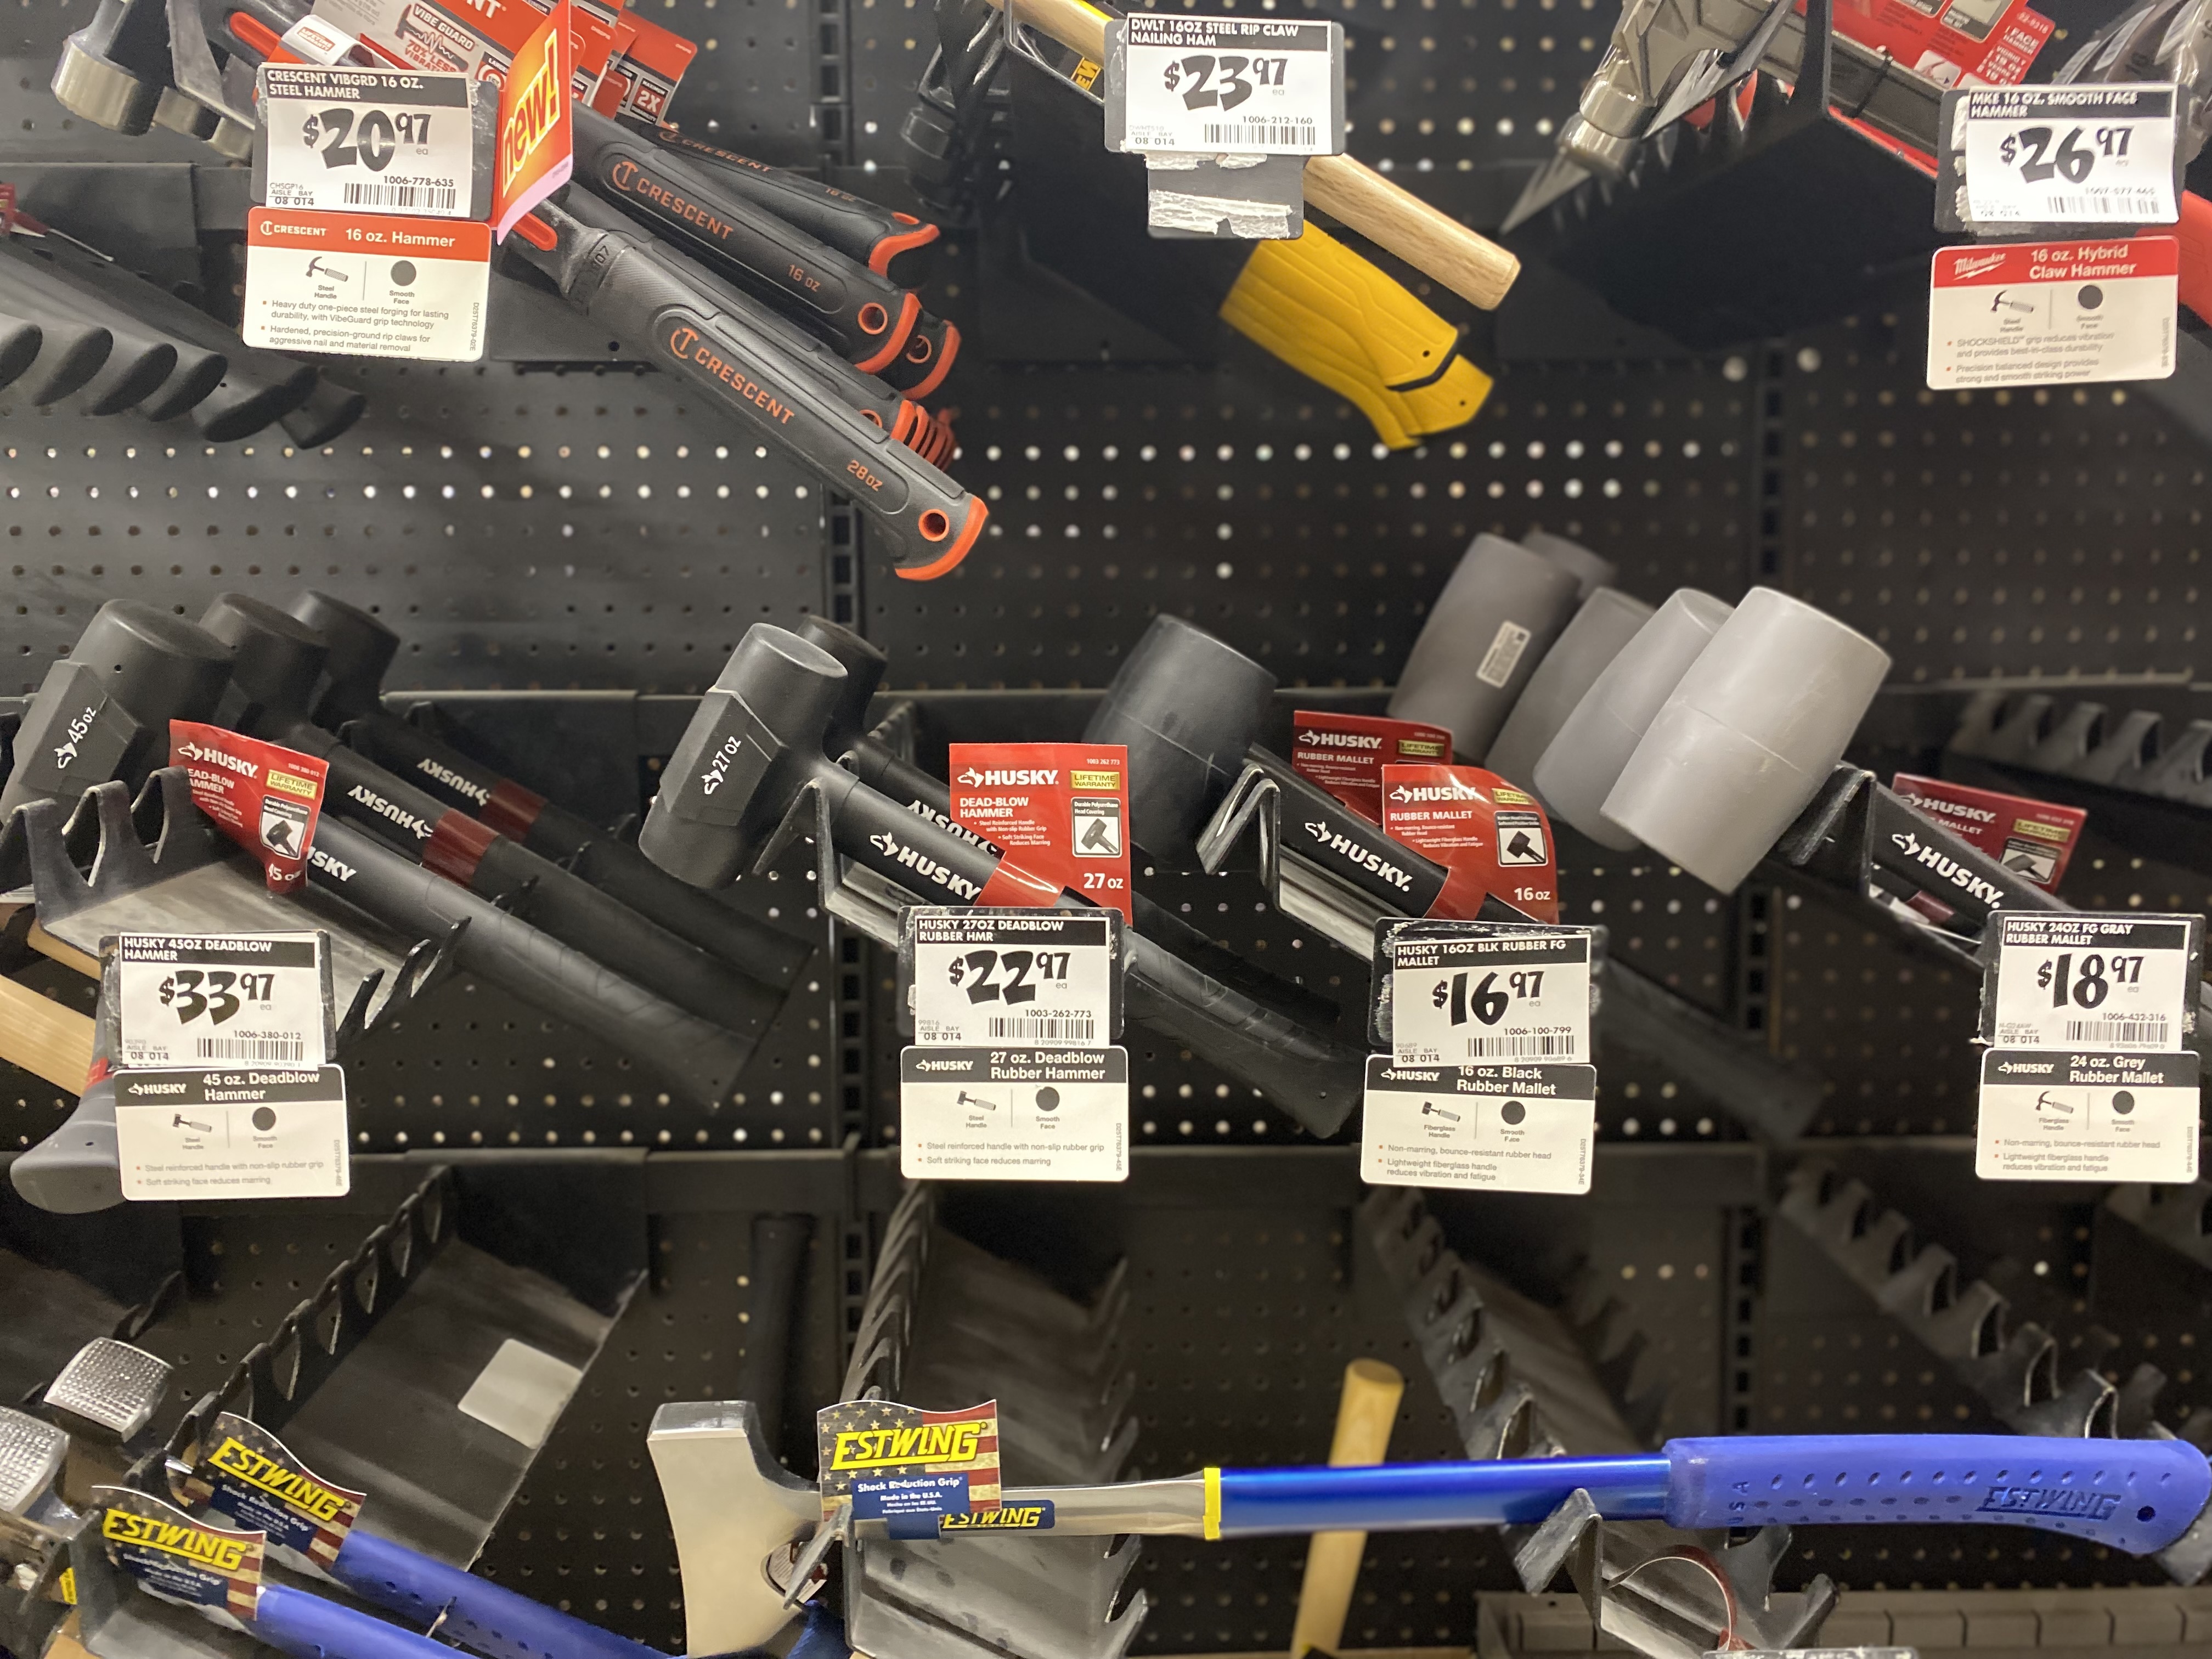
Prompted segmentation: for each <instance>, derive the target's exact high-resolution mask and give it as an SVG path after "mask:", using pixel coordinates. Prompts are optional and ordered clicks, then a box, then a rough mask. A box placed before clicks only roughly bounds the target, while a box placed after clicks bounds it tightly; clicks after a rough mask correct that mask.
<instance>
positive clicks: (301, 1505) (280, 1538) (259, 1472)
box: [179, 1412, 368, 1570]
mask: <svg viewBox="0 0 2212 1659" xmlns="http://www.w3.org/2000/svg"><path fill="white" fill-rule="evenodd" d="M179 1485H180V1486H182V1488H183V1492H184V1496H185V1498H186V1500H187V1501H188V1502H190V1503H191V1504H193V1505H194V1506H195V1507H199V1506H208V1507H211V1508H213V1509H215V1510H219V1511H221V1513H222V1516H223V1518H224V1519H226V1520H228V1521H229V1522H232V1523H233V1524H234V1525H237V1526H240V1527H251V1528H258V1529H259V1530H260V1531H262V1532H264V1533H265V1534H268V1538H269V1543H270V1547H272V1548H276V1549H283V1550H287V1551H289V1552H291V1553H294V1554H296V1555H300V1556H303V1557H305V1558H307V1560H308V1561H309V1562H311V1563H312V1564H313V1565H316V1566H319V1567H322V1568H324V1569H325V1570H327V1569H328V1568H329V1566H330V1565H331V1563H332V1562H333V1561H335V1560H337V1556H338V1552H339V1551H340V1550H341V1549H343V1548H344V1547H345V1541H346V1535H347V1534H349V1533H350V1532H351V1531H352V1530H353V1526H354V1522H356V1521H358V1520H359V1519H360V1518H361V1506H362V1503H363V1502H364V1501H366V1498H367V1496H368V1494H366V1493H365V1492H354V1491H351V1490H349V1488H347V1487H344V1486H338V1485H337V1484H335V1483H334V1482H331V1481H329V1480H324V1479H323V1478H322V1477H321V1476H320V1475H318V1474H315V1473H314V1472H313V1470H312V1469H310V1468H307V1465H306V1464H305V1463H302V1462H301V1461H300V1460H299V1459H298V1458H297V1457H295V1456H294V1455H292V1453H291V1451H290V1449H289V1448H287V1447H286V1446H285V1444H284V1443H283V1441H281V1440H279V1439H278V1438H277V1437H276V1436H275V1435H273V1434H271V1433H270V1432H269V1431H268V1430H266V1429H264V1428H263V1427H262V1426H261V1425H259V1424H258V1423H253V1422H250V1421H248V1420H247V1419H245V1418H243V1417H240V1416H238V1415H237V1414H236V1413H232V1412H224V1413H221V1414H220V1415H218V1416H217V1417H216V1420H215V1424H214V1426H213V1428H212V1429H211V1430H210V1433H209V1436H208V1438H207V1439H206V1440H205V1441H204V1442H203V1443H202V1447H201V1456H200V1460H199V1462H198V1463H197V1465H196V1466H195V1467H194V1468H193V1469H192V1472H191V1474H189V1475H187V1476H185V1478H184V1480H182V1481H181V1482H180V1483H179Z"/></svg>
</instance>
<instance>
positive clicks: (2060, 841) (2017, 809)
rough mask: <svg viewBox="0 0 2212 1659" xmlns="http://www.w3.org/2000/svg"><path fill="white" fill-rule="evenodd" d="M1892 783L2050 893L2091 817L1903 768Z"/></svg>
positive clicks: (1949, 826)
mask: <svg viewBox="0 0 2212 1659" xmlns="http://www.w3.org/2000/svg"><path fill="white" fill-rule="evenodd" d="M1890 787H1892V788H1893V789H1895V790H1896V791H1897V793H1899V794H1900V795H1902V796H1903V797H1904V798H1905V799H1906V800H1907V801H1909V802H1911V805H1912V807H1913V809H1914V810H1915V811H1918V812H1921V813H1923V814H1924V815H1925V816H1927V817H1931V818H1933V819H1935V820H1936V823H1940V824H1942V826H1943V827H1944V828H1945V829H1948V830H1950V831H1951V832H1952V833H1953V834H1954V835H1956V836H1958V837H1959V838H1960V840H1961V841H1964V842H1966V843H1968V844H1969V845H1970V846H1972V847H1973V848H1976V849H1977V850H1978V851H1980V852H1984V853H1987V854H1989V855H1990V857H1991V858H1993V859H1995V860H1996V861H1997V862H1998V863H1999V864H2002V866H2004V867H2005V868H2006V869H2008V870H2015V871H2017V872H2020V873H2021V875H2023V876H2026V877H2027V878H2028V879H2029V880H2030V881H2032V882H2033V883H2034V884H2036V885H2037V886H2038V887H2040V888H2041V889H2043V890H2044V891H2045V892H2046V893H2050V892H2056V891H2057V889H2058V882H2059V878H2061V877H2062V876H2063V875H2064V874H2065V873H2066V861H2067V860H2069V859H2070V858H2072V857H2073V856H2074V843H2075V842H2076V841H2078V840H2079V839H2080V838H2081V825H2082V824H2083V823H2085V822H2086V821H2087V818H2088V817H2089V815H2088V814H2087V812H2085V811H2082V810H2081V808H2080V807H2078V806H2054V805H2051V803H2050V802H2049V801H2045V800H2030V799H2027V797H2026V796H2025V795H2007V794H2001V793H1998V792H1997V791H1996V790H1994V789H1969V788H1968V787H1966V785H1965V784H1963V783H1953V782H1951V781H1948V779H1944V778H1923V777H1916V776H1915V775H1913V774H1911V773H1910V772H1899V774H1898V775H1897V776H1896V777H1895V778H1894V779H1893V780H1892V781H1891V785H1890Z"/></svg>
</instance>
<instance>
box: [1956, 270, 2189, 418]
mask: <svg viewBox="0 0 2212 1659" xmlns="http://www.w3.org/2000/svg"><path fill="white" fill-rule="evenodd" d="M2180 273H2181V244H2180V242H2179V240H2177V239H2175V238H2173V237H2172V236H2136V237H2131V238H2127V239H2118V240H2111V241H2103V242H2047V243H2045V242H2015V243H2008V244H2006V245H2004V246H1989V247H1947V248H1939V249H1937V250H1936V256H1935V259H1934V261H1933V263H1932V264H1931V266H1930V269H1929V293H1928V384H1929V387H1930V388H1931V389H1932V390H1935V391H1937V392H1945V391H1954V390H1965V389H1971V388H1974V387H1981V386H2076V385H2080V384H2082V383H2084V382H2087V381H2093V380H2166V379H2167V378H2168V377H2170V376H2171V375H2172V373H2173V362H2174V326H2175V318H2174V313H2175V308H2176V307H2177V306H2178V305H2179V302H2180V301H2179V292H2180V281H2179V279H2180Z"/></svg>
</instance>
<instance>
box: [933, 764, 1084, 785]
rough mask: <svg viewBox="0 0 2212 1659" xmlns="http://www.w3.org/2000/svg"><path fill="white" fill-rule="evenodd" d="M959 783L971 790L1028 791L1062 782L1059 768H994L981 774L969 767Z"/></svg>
mask: <svg viewBox="0 0 2212 1659" xmlns="http://www.w3.org/2000/svg"><path fill="white" fill-rule="evenodd" d="M958 781H960V782H962V783H964V784H966V785H967V786H968V787H969V788H970V789H1028V788H1035V787H1051V786H1052V785H1054V784H1055V783H1058V782H1059V781H1060V771H1059V769H1058V768H1056V767H1055V768H1052V769H1028V768H1022V767H994V768H992V769H990V770H989V771H987V772H979V771H977V770H976V769H975V768H974V767H972V766H971V767H969V769H967V770H966V771H964V772H963V773H962V774H961V775H960V777H959V780H958Z"/></svg>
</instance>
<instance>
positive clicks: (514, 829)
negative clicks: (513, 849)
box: [481, 778, 545, 841]
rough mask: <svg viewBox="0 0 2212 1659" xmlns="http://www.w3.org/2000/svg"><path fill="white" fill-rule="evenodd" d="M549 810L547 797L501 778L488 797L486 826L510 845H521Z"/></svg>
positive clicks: (485, 812)
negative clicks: (541, 816) (511, 842)
mask: <svg viewBox="0 0 2212 1659" xmlns="http://www.w3.org/2000/svg"><path fill="white" fill-rule="evenodd" d="M544 810H545V797H544V796H543V795H541V794H539V793H538V792H537V791H536V790H534V789H525V788H524V787H522V786H521V785H520V784H519V783H517V782H516V781H514V780H513V778H501V780H500V781H498V782H497V783H496V784H495V785H493V786H492V792H491V793H490V794H489V795H487V796H485V797H484V804H483V811H482V814H481V816H482V817H483V822H484V823H485V824H486V825H488V826H489V828H490V829H494V830H495V831H497V832H498V833H499V834H501V835H502V836H506V837H507V839H508V840H509V841H520V840H522V839H523V838H524V837H526V836H528V835H529V834H530V827H531V825H532V824H534V823H537V822H538V814H539V813H540V812H542V811H544Z"/></svg>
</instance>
